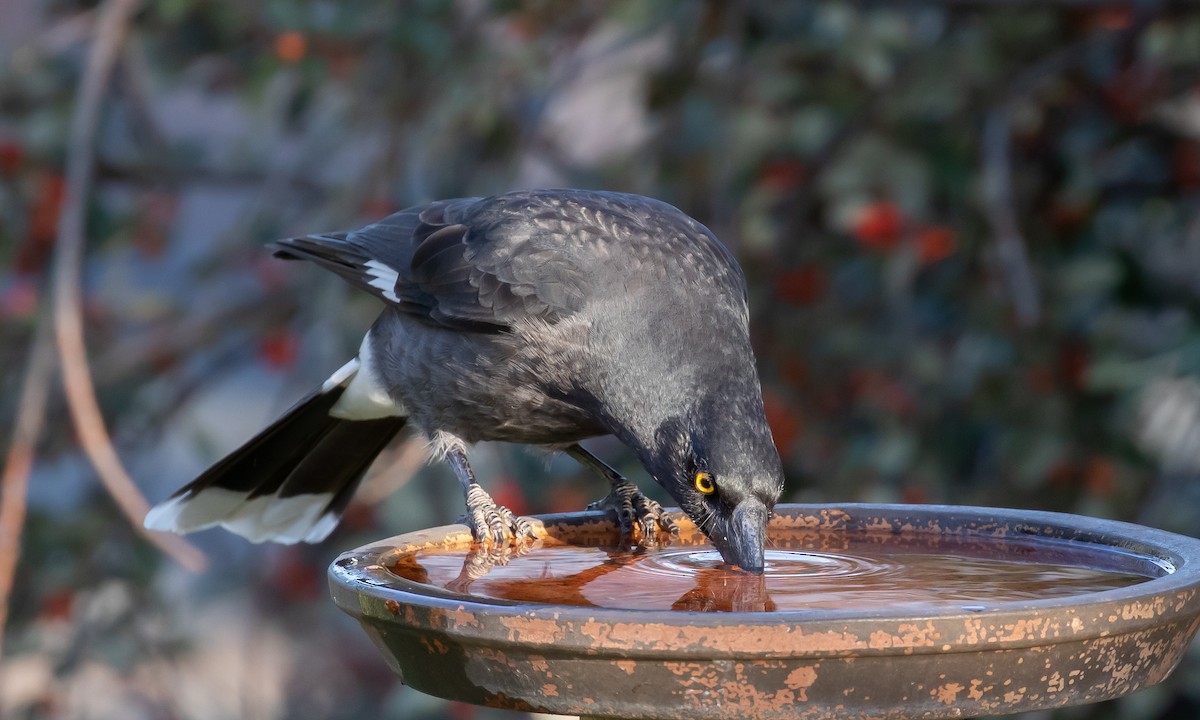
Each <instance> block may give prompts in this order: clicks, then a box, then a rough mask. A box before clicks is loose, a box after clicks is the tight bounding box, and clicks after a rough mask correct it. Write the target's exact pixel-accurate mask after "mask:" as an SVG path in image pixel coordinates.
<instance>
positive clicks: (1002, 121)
mask: <svg viewBox="0 0 1200 720" xmlns="http://www.w3.org/2000/svg"><path fill="white" fill-rule="evenodd" d="M1011 114H1012V113H1011V110H1010V109H1008V108H1003V109H995V110H992V111H991V112H989V113H988V116H987V119H986V120H985V121H984V126H983V205H984V213H985V214H986V215H987V220H988V224H989V225H991V227H992V234H993V235H994V236H995V239H996V253H997V256H998V259H999V261H1000V270H1001V272H1002V273H1003V275H1004V281H1005V284H1006V285H1007V286H1008V291H1009V293H1010V294H1011V295H1012V299H1013V307H1014V309H1015V310H1016V313H1017V324H1018V325H1019V326H1020V327H1023V328H1029V327H1033V326H1034V325H1037V323H1038V319H1039V318H1040V316H1041V309H1040V305H1041V303H1040V300H1039V299H1038V288H1037V283H1036V282H1035V281H1034V279H1033V270H1032V269H1031V268H1030V266H1029V253H1028V252H1026V250H1025V238H1024V237H1023V236H1022V235H1021V228H1020V225H1019V224H1018V222H1017V207H1016V205H1017V204H1016V200H1015V199H1014V198H1013V188H1012V158H1011V154H1012V147H1011V146H1012V143H1011V139H1012V127H1011V125H1012V123H1011Z"/></svg>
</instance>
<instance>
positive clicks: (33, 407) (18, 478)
mask: <svg viewBox="0 0 1200 720" xmlns="http://www.w3.org/2000/svg"><path fill="white" fill-rule="evenodd" d="M42 305H43V307H45V306H46V305H47V303H45V302H43V303H42ZM52 327H53V326H52V325H51V322H50V313H49V311H48V310H46V309H43V310H42V312H41V313H40V316H39V318H38V323H37V330H36V331H35V333H34V338H33V343H32V346H31V347H30V349H29V359H28V361H27V362H26V365H25V379H24V381H23V383H22V386H21V399H20V401H19V403H18V405H17V413H16V421H15V424H14V426H13V433H12V441H11V442H10V443H9V445H8V457H7V458H6V459H5V461H4V475H3V478H2V479H0V657H3V656H4V627H5V624H6V622H7V620H8V608H9V600H10V599H11V597H12V588H13V579H14V578H15V577H16V573H17V560H18V559H19V558H20V556H21V530H22V528H23V527H24V526H25V496H26V493H27V491H28V490H29V472H30V470H31V469H32V468H33V456H34V452H35V450H36V448H37V442H38V438H39V437H40V436H41V434H42V425H43V423H44V421H45V419H46V399H47V396H48V395H49V394H50V378H51V376H52V375H53V372H54V334H53V333H52V332H51V328H52Z"/></svg>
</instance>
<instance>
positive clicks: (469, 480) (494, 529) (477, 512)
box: [446, 447, 536, 545]
mask: <svg viewBox="0 0 1200 720" xmlns="http://www.w3.org/2000/svg"><path fill="white" fill-rule="evenodd" d="M446 460H447V461H448V462H449V463H450V467H451V468H453V469H454V474H455V475H456V476H457V477H458V482H459V483H461V484H462V488H463V494H464V495H465V496H466V498H467V515H466V518H465V521H466V524H467V525H468V526H470V528H471V534H472V535H474V536H475V540H477V541H478V542H487V540H488V539H491V540H492V541H493V542H495V543H496V544H497V545H502V544H506V543H508V542H509V541H510V540H511V541H512V542H513V543H517V542H520V541H521V540H522V539H524V538H527V537H528V538H533V537H536V536H535V535H534V533H533V527H532V526H531V525H530V524H529V521H528V520H526V519H525V518H523V517H519V516H517V515H514V514H513V513H512V511H511V510H509V509H508V508H506V507H504V506H503V505H497V504H496V501H495V500H493V499H492V496H491V495H488V494H487V491H486V490H484V489H483V488H482V487H480V486H479V483H478V482H476V481H475V471H474V470H472V469H471V463H470V462H468V461H467V454H466V452H464V451H463V449H462V448H461V447H451V448H449V449H448V450H447V451H446Z"/></svg>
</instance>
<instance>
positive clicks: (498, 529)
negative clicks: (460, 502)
mask: <svg viewBox="0 0 1200 720" xmlns="http://www.w3.org/2000/svg"><path fill="white" fill-rule="evenodd" d="M462 522H464V523H465V524H466V525H467V526H468V527H469V528H471V535H473V536H474V537H475V540H476V542H480V543H494V544H495V545H498V546H499V545H508V544H509V543H513V544H517V543H521V542H525V541H527V540H531V539H535V538H536V537H537V535H536V534H535V533H534V532H533V526H532V525H531V524H530V523H529V520H527V519H526V518H523V517H520V516H519V515H514V514H513V512H512V511H511V510H509V509H508V508H506V507H504V506H503V505H497V504H496V502H495V501H494V500H492V497H491V496H490V495H488V494H487V492H486V491H484V489H483V488H481V487H479V486H478V485H475V486H473V487H472V488H471V490H470V491H469V492H468V493H467V514H466V516H464V517H463V518H462Z"/></svg>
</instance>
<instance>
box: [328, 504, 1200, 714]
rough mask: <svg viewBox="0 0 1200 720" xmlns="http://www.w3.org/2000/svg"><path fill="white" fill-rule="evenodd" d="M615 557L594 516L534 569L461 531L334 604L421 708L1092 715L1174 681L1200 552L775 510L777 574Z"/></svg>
mask: <svg viewBox="0 0 1200 720" xmlns="http://www.w3.org/2000/svg"><path fill="white" fill-rule="evenodd" d="M679 524H680V534H679V536H678V538H676V539H674V540H673V541H672V542H671V543H670V544H669V545H668V546H666V547H662V548H649V549H641V550H632V551H630V549H628V548H620V547H618V546H619V538H618V536H617V532H616V530H615V528H614V527H613V525H612V524H611V523H610V522H609V521H608V520H607V519H606V517H605V516H604V515H603V514H601V513H596V512H584V513H571V514H565V515H549V516H543V517H541V518H538V519H535V521H534V526H535V531H536V533H537V536H538V541H537V542H535V543H533V544H532V545H531V546H530V547H527V548H524V552H520V553H511V554H507V555H496V554H491V555H489V554H488V553H486V552H479V551H471V538H470V534H469V532H468V531H467V529H466V528H465V527H463V526H461V525H451V526H446V527H441V528H434V529H430V530H424V531H420V532H415V533H409V534H407V535H402V536H399V537H395V538H391V539H389V540H385V541H382V542H379V543H375V544H372V545H369V546H366V547H363V548H360V549H358V550H354V551H351V552H348V553H345V554H343V555H342V556H341V557H339V558H338V560H337V561H336V562H334V563H333V565H332V566H331V567H330V585H331V587H332V590H333V597H334V600H335V602H336V603H337V604H338V606H339V607H340V608H341V609H342V610H344V611H345V612H347V613H349V614H350V615H351V616H353V617H355V618H356V619H357V620H359V621H360V622H361V623H362V626H363V627H364V628H365V629H366V631H367V634H368V635H369V636H370V637H371V639H372V640H373V641H374V642H375V643H376V644H377V645H378V646H379V648H380V649H381V650H382V651H383V654H384V656H385V658H386V659H387V661H388V663H389V664H390V666H391V667H392V669H393V670H394V671H395V672H396V673H398V674H399V675H400V677H401V678H402V680H403V681H404V682H405V683H406V684H408V685H410V686H411V687H413V688H415V689H417V690H420V691H422V692H426V693H429V694H432V695H437V696H440V697H444V698H449V699H453V700H460V701H464V702H468V703H475V704H479V705H489V706H493V707H502V708H510V709H516V710H532V711H541V712H551V713H559V714H572V715H583V716H591V717H612V718H618V717H619V718H742V717H756V718H814V719H815V718H942V717H946V718H949V717H972V716H976V715H1001V714H1006V713H1014V712H1019V711H1025V710H1033V709H1037V708H1047V707H1057V706H1062V705H1074V704H1080V703H1088V702H1096V701H1099V700H1105V699H1108V698H1114V697H1118V696H1120V695H1124V694H1126V693H1130V692H1133V691H1134V690H1138V689H1140V688H1144V687H1147V686H1149V685H1153V684H1155V683H1157V682H1159V681H1161V680H1162V679H1163V678H1165V677H1166V676H1167V674H1168V673H1169V672H1170V671H1171V670H1172V669H1173V668H1174V667H1175V665H1176V664H1177V663H1178V662H1179V660H1180V658H1181V657H1182V656H1183V653H1184V651H1185V649H1186V648H1187V645H1188V643H1189V641H1190V640H1191V638H1192V636H1193V635H1194V634H1195V633H1196V631H1197V628H1198V627H1200V596H1198V593H1200V540H1196V539H1193V538H1188V537H1183V536H1179V535H1174V534H1171V533H1167V532H1163V531H1159V530H1153V529H1150V528H1145V527H1140V526H1136V525H1129V524H1126V523H1119V522H1113V521H1106V520H1097V519H1092V518H1085V517H1079V516H1073V515H1062V514H1056V513H1044V512H1030V511H1017V510H1000V509H991V508H971V507H944V506H901V505H838V506H810V505H781V506H778V507H777V508H776V515H775V517H774V518H773V519H772V521H771V525H770V529H769V537H770V544H769V547H768V551H767V571H766V573H765V574H764V575H762V576H755V575H749V574H746V573H742V572H739V571H732V570H729V569H726V568H723V567H720V566H719V565H718V564H719V562H720V557H719V555H717V554H716V553H715V552H714V551H712V550H711V548H710V546H708V545H707V544H706V543H705V540H704V537H703V536H702V535H701V534H700V533H699V531H698V530H696V529H695V527H694V526H693V525H691V524H690V523H688V522H687V521H686V520H680V523H679Z"/></svg>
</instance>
